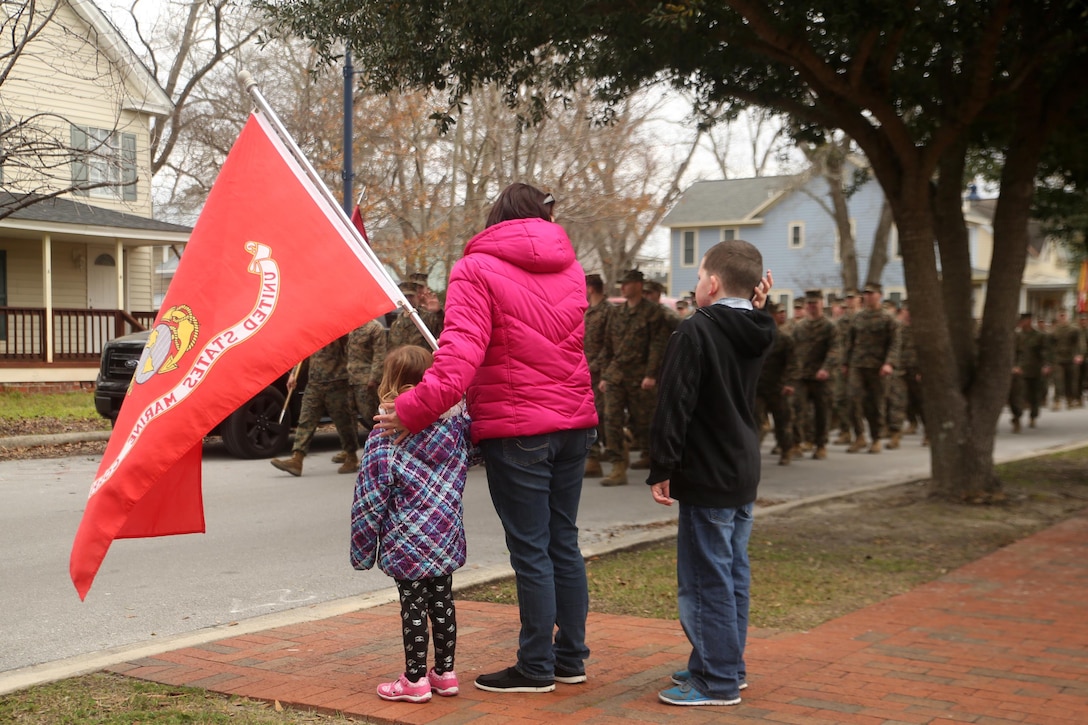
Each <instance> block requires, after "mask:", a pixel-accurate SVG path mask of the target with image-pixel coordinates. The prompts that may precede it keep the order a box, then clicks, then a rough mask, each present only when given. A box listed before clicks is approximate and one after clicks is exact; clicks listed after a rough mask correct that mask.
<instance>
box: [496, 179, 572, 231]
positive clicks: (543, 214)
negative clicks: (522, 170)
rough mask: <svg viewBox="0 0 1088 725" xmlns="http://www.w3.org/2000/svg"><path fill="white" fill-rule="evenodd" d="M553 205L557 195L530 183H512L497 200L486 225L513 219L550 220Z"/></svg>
mask: <svg viewBox="0 0 1088 725" xmlns="http://www.w3.org/2000/svg"><path fill="white" fill-rule="evenodd" d="M553 206H555V197H553V196H552V195H551V194H548V193H545V192H543V191H541V190H540V189H537V188H536V187H534V186H529V185H528V184H521V183H515V184H510V186H508V187H506V188H505V189H503V190H502V193H501V194H499V198H498V199H496V200H495V204H494V206H492V207H491V212H490V213H489V214H488V215H487V224H486V226H489V227H493V226H495V225H496V224H498V223H499V222H505V221H510V220H511V219H543V220H544V221H549V222H550V221H551V220H552V207H553Z"/></svg>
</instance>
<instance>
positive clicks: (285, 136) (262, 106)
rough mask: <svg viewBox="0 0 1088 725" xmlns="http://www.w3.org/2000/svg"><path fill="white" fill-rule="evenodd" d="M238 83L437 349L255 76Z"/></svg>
mask: <svg viewBox="0 0 1088 725" xmlns="http://www.w3.org/2000/svg"><path fill="white" fill-rule="evenodd" d="M238 81H239V82H240V83H241V84H242V86H243V87H244V88H245V89H246V92H248V93H249V94H250V95H251V96H253V100H254V102H255V103H256V104H257V109H258V110H259V111H260V112H261V113H263V114H264V116H265V118H267V119H268V120H269V122H270V123H271V125H272V127H273V128H274V129H275V131H276V133H277V134H278V135H279V137H280V140H282V141H283V143H284V145H285V146H286V147H287V150H288V151H290V152H291V155H292V156H293V157H294V158H295V161H297V162H298V164H299V165H300V166H302V169H303V170H304V171H305V172H306V175H307V176H308V177H309V178H310V181H311V182H312V183H313V184H314V186H315V187H316V188H317V189H318V190H319V191H320V192H321V195H322V197H323V198H324V200H325V202H326V203H327V204H328V205H329V206H330V207H331V208H333V209H335V210H336V213H337V215H338V216H339V217H340V220H341V221H342V222H343V225H344V226H345V227H346V228H347V229H348V230H350V232H349V233H350V234H351V238H352V240H353V241H354V242H355V244H356V245H357V246H358V247H359V249H360V250H362V252H363V254H365V255H366V256H367V257H369V258H370V260H371V262H372V263H373V265H374V267H375V268H376V269H377V270H379V271H380V272H381V274H383V275H385V278H386V280H387V281H388V282H389V285H388V286H389V287H390V288H392V289H393V290H395V291H396V294H395V295H394V296H393V302H395V303H396V305H397V307H400V308H401V309H402V310H404V311H405V312H407V313H408V314H409V315H410V316H411V318H412V322H414V323H415V325H416V327H417V328H418V329H419V331H420V333H421V334H422V335H423V339H425V340H426V341H427V344H429V345H430V346H431V349H432V350H437V349H438V341H437V340H435V339H434V335H433V334H431V331H430V329H429V328H428V327H427V325H426V324H425V323H424V322H423V318H421V317H420V316H419V311H418V310H417V309H416V308H415V307H413V306H412V304H411V303H410V302H409V301H408V298H407V297H405V296H404V293H403V292H401V291H400V288H399V287H398V286H397V284H396V283H395V282H393V280H392V279H391V278H390V277H389V273H388V272H386V271H385V265H384V264H382V261H381V260H380V259H378V255H376V254H374V250H373V249H371V248H370V245H369V244H367V243H366V241H365V240H364V239H363V236H362V234H360V233H359V230H358V229H356V227H355V225H354V224H353V223H352V222H351V219H350V218H348V215H347V212H345V211H344V208H343V207H342V206H340V204H339V202H337V201H336V197H335V196H333V195H332V192H331V191H329V188H328V187H327V186H325V182H324V181H322V180H321V177H320V176H318V174H317V171H316V170H315V169H314V167H313V166H312V165H311V164H310V161H309V159H307V158H306V155H305V154H303V153H302V149H300V148H299V147H298V144H296V143H295V140H294V139H293V138H291V134H290V133H288V132H287V129H286V128H285V127H284V125H283V123H282V122H280V119H279V117H278V116H277V115H276V112H275V111H273V110H272V107H271V106H269V105H268V101H266V100H265V98H264V95H262V94H261V91H260V90H259V89H258V88H257V81H255V80H254V79H253V76H252V75H251V74H250V73H249V71H241V72H240V73H239V74H238ZM360 198H361V195H360Z"/></svg>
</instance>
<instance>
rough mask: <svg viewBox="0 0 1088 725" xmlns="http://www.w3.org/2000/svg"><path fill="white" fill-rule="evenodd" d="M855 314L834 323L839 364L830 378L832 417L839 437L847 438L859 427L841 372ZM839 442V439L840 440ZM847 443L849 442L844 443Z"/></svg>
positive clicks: (844, 377)
mask: <svg viewBox="0 0 1088 725" xmlns="http://www.w3.org/2000/svg"><path fill="white" fill-rule="evenodd" d="M855 314H856V313H854V312H851V311H849V310H847V311H845V312H844V313H843V315H842V317H840V318H839V319H838V320H837V321H836V322H834V323H833V324H834V325H835V332H836V336H837V338H838V341H839V356H838V358H839V364H838V365H836V366H835V369H834V371H833V372H832V376H831V397H832V400H831V405H832V407H833V408H834V411H835V415H834V417H835V418H836V419H838V423H839V435H840V436H841V437H843V438H849V437H850V435H851V432H852V431H855V430H857V429H858V427H859V425H860V424H859V423H857V422H856V418H855V415H854V405H853V403H852V401H851V400H850V390H849V388H848V387H847V385H846V377H847V375H846V372H845V371H844V370H843V368H844V367H846V364H847V358H846V344H847V343H848V342H849V340H850V324H851V323H852V322H853V319H854V315H855ZM840 440H841V439H840ZM846 442H847V443H849V441H846Z"/></svg>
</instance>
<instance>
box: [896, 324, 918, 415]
mask: <svg viewBox="0 0 1088 725" xmlns="http://www.w3.org/2000/svg"><path fill="white" fill-rule="evenodd" d="M899 339H900V346H899V365H898V366H897V367H896V368H895V371H894V372H893V373H892V379H891V382H890V383H889V385H888V429H889V430H902V429H903V421H904V420H907V419H909V420H910V421H911V423H914V424H917V423H918V422H922V384H921V383H920V382H919V381H918V351H917V350H916V349H915V347H914V329H913V328H912V327H911V326H910V325H905V324H902V323H900V325H899ZM922 424H923V425H925V423H924V422H922Z"/></svg>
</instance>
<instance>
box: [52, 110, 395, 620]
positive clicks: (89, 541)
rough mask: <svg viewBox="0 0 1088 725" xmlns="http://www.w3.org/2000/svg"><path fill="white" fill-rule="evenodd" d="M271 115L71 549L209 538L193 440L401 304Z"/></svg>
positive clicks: (251, 128)
mask: <svg viewBox="0 0 1088 725" xmlns="http://www.w3.org/2000/svg"><path fill="white" fill-rule="evenodd" d="M278 128H279V124H278V122H277V121H276V119H275V117H274V115H273V116H271V117H269V115H268V114H267V113H260V112H257V113H254V114H253V115H252V116H251V117H250V119H249V121H248V122H247V124H246V126H245V128H244V129H243V130H242V133H241V135H240V136H239V137H238V140H237V141H236V142H235V144H234V147H233V148H232V149H231V152H230V154H229V155H228V157H227V160H226V162H225V163H224V164H223V168H222V170H221V172H220V174H219V177H218V179H217V180H216V182H215V185H214V186H213V187H212V190H211V193H210V194H209V196H208V200H207V203H206V204H205V206H204V210H203V212H202V213H201V215H200V218H199V219H198V220H197V223H196V226H195V227H194V229H193V233H192V236H191V238H190V241H189V244H188V245H187V246H186V249H185V253H184V255H183V256H182V259H181V262H180V264H179V266H178V270H177V273H176V275H175V277H174V280H173V282H171V284H170V289H169V291H168V293H167V295H166V299H164V300H163V304H162V308H161V309H162V311H161V312H160V315H159V317H158V319H157V320H156V322H155V325H154V328H153V329H152V330H151V336H150V338H149V339H148V342H147V347H146V348H145V349H144V352H143V356H142V357H141V359H140V361H139V363H138V366H137V369H136V373H135V375H134V376H133V380H132V385H131V386H130V388H129V392H128V395H127V397H126V398H125V401H124V404H123V405H122V406H121V411H120V414H119V416H118V418H117V422H116V425H115V427H114V430H113V435H112V436H111V437H110V440H109V443H108V445H107V447H106V453H105V455H104V456H103V459H102V463H101V465H100V467H99V469H98V473H97V475H96V477H95V480H94V482H93V484H92V485H91V492H90V497H89V499H88V501H87V507H86V509H85V510H84V512H83V519H82V521H81V522H80V525H79V530H78V531H77V532H76V537H75V543H74V544H73V546H72V554H71V560H70V572H71V577H72V582H73V583H74V584H75V587H76V590H77V591H78V592H79V596H80V599H83V598H85V597H86V595H87V591H88V590H89V589H90V587H91V583H92V581H93V580H94V577H95V575H96V573H97V572H98V569H99V566H100V565H101V564H102V560H103V559H104V558H105V556H106V552H107V550H108V549H109V547H110V544H111V543H112V542H113V540H114V539H115V538H137V537H147V536H166V535H171V534H187V533H198V532H203V531H204V509H203V502H202V498H201V477H200V466H201V441H202V439H203V438H204V436H205V435H206V434H207V433H208V432H209V431H210V430H211V429H212V428H213V427H215V425H217V424H218V423H219V422H220V421H222V420H223V419H224V418H226V417H227V416H228V415H229V414H230V413H231V412H233V411H234V410H235V409H236V408H238V406H239V405H241V404H242V403H244V402H246V401H247V400H249V399H250V398H252V397H253V396H254V395H256V394H257V393H258V392H260V391H261V390H262V389H264V388H265V387H267V386H268V385H269V384H271V383H272V382H273V381H274V380H275V379H276V378H277V377H279V376H280V375H282V374H283V373H284V372H285V371H287V370H289V369H290V368H291V367H292V366H293V365H294V364H295V363H297V362H298V361H299V360H301V359H302V358H304V357H306V356H307V355H309V354H310V353H312V352H313V351H315V350H317V349H318V348H320V347H322V346H323V345H326V344H327V343H329V342H330V341H332V340H334V339H336V338H338V337H340V336H341V335H344V334H347V333H348V332H350V331H351V330H353V329H355V328H356V327H358V326H360V325H362V324H363V323H365V322H367V321H368V320H371V319H373V318H375V317H377V316H379V315H381V314H384V313H386V312H388V311H390V310H392V309H394V308H395V307H396V305H397V304H400V303H402V301H403V300H404V298H403V295H402V294H401V293H400V291H399V289H398V288H397V286H396V284H394V283H393V281H392V280H391V279H390V278H389V277H388V275H386V273H385V271H384V269H383V268H382V265H381V264H380V263H379V262H378V261H377V259H376V258H375V257H374V255H373V252H371V251H370V249H369V248H368V247H366V245H364V244H362V243H361V239H360V238H359V234H358V232H357V231H356V230H355V228H354V227H353V226H352V224H351V222H350V221H349V219H348V218H347V216H346V215H345V214H344V213H343V212H342V211H341V210H340V209H339V207H338V206H337V205H336V204H335V200H333V199H332V198H331V196H330V194H329V192H328V190H327V189H324V187H323V185H321V183H320V181H315V180H314V177H315V176H316V174H314V173H313V170H312V168H310V167H309V165H308V164H307V163H306V162H305V160H304V159H302V158H301V154H300V153H299V152H298V151H297V147H295V146H294V144H293V142H292V141H290V139H289V138H288V137H286V135H285V134H281V133H277V129H278Z"/></svg>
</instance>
